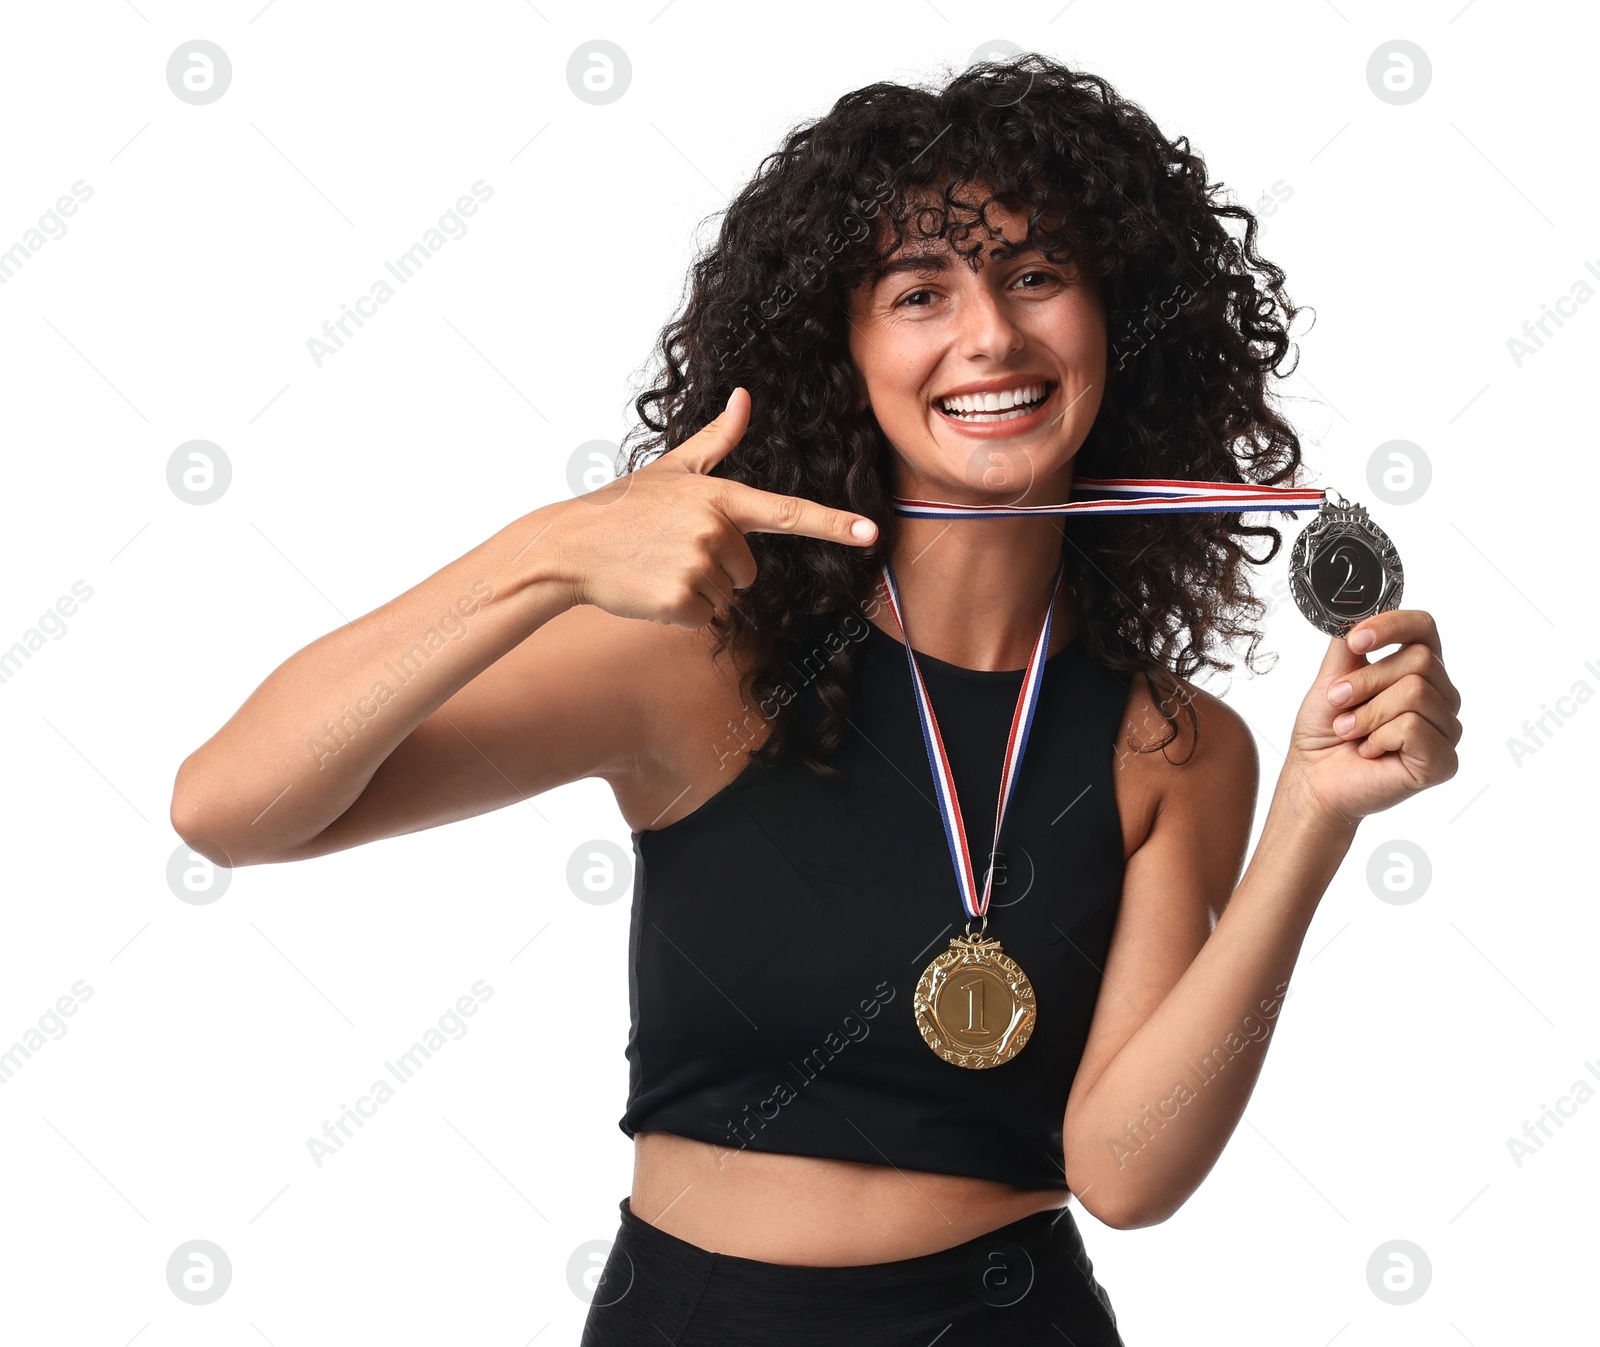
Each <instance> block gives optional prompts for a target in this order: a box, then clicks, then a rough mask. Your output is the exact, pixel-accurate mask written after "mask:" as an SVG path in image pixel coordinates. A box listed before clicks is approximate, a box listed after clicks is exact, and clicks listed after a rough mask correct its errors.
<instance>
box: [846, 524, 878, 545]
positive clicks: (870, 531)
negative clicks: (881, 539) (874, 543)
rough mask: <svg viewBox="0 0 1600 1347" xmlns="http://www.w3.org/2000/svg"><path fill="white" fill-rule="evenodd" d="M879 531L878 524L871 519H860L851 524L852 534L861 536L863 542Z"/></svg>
mask: <svg viewBox="0 0 1600 1347" xmlns="http://www.w3.org/2000/svg"><path fill="white" fill-rule="evenodd" d="M877 531H878V526H877V525H876V524H874V523H873V522H872V521H871V520H870V519H858V520H856V522H855V523H853V524H852V525H850V534H851V536H852V537H855V538H860V539H861V540H862V541H863V542H865V541H866V540H867V539H868V538H871V537H872V536H873V535H874V534H875V533H877Z"/></svg>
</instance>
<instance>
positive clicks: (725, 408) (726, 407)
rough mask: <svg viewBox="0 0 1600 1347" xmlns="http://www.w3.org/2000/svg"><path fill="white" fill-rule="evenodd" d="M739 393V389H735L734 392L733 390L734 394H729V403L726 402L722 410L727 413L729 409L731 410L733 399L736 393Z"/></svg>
mask: <svg viewBox="0 0 1600 1347" xmlns="http://www.w3.org/2000/svg"><path fill="white" fill-rule="evenodd" d="M738 391H739V390H738V389H737V388H735V389H734V390H733V393H729V394H728V400H727V401H726V402H724V403H723V404H722V410H723V411H727V410H728V408H730V407H731V406H733V397H734V393H737V392H738Z"/></svg>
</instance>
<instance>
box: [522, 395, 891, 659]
mask: <svg viewBox="0 0 1600 1347" xmlns="http://www.w3.org/2000/svg"><path fill="white" fill-rule="evenodd" d="M749 418H750V394H749V393H748V392H747V391H746V390H744V389H743V388H736V389H734V390H733V395H732V396H731V397H730V398H729V399H728V405H727V406H726V407H725V408H723V411H722V415H720V416H719V417H717V419H716V420H715V421H713V422H711V424H710V425H708V426H706V428H705V429H704V430H702V431H700V432H699V433H698V434H696V435H695V436H693V437H692V438H690V439H688V440H685V441H684V442H683V443H682V444H680V445H679V446H678V447H677V448H675V449H671V450H668V451H667V452H666V453H664V454H661V455H660V456H659V457H657V458H655V459H652V460H651V461H650V462H649V463H646V464H645V465H644V466H643V467H641V468H638V469H636V470H635V471H633V472H631V473H629V474H628V475H627V476H625V477H619V478H618V479H617V480H616V481H614V482H608V483H607V484H606V485H605V486H603V487H601V488H600V489H599V490H598V491H591V492H590V493H588V494H587V495H583V496H578V497H576V498H574V499H573V500H571V501H567V502H563V503H562V505H561V507H560V509H559V511H557V512H554V514H555V517H554V518H553V519H552V521H551V523H550V528H549V532H548V535H547V538H546V541H547V542H548V543H549V544H550V545H551V546H553V547H554V548H555V549H556V556H557V558H558V561H557V573H558V574H559V575H560V576H561V578H562V579H563V580H564V581H565V582H566V583H568V584H570V585H571V587H572V595H573V602H574V603H588V604H593V605H594V606H595V607H597V608H603V609H604V610H605V611H606V612H608V613H615V614H616V615H617V616H618V617H632V618H648V619H649V620H650V621H652V622H667V623H675V624H676V625H678V626H682V627H703V626H705V625H706V623H708V622H709V621H710V620H711V618H712V616H713V614H714V613H715V611H716V610H717V609H722V608H727V607H728V606H729V605H730V603H731V602H732V599H733V591H734V590H735V589H743V588H745V587H746V586H747V585H750V584H752V583H753V582H754V581H755V578H756V561H755V557H754V555H753V554H752V553H751V551H750V547H749V544H748V543H746V542H745V539H744V535H745V534H746V533H797V534H802V535H804V536H805V537H808V538H823V539H826V540H828V541H830V542H837V543H846V544H849V545H852V546H855V547H866V546H868V545H869V544H871V543H872V542H873V541H874V540H875V539H876V538H877V536H878V526H877V525H876V524H874V523H873V522H872V520H870V519H868V518H866V516H864V515H859V514H853V513H851V512H850V511H848V510H835V509H831V508H830V507H828V506H826V505H819V504H817V502H815V501H811V500H806V499H804V498H802V497H799V496H785V495H779V494H776V493H774V492H771V491H761V490H758V489H757V488H755V487H752V486H746V485H745V484H744V483H743V482H735V481H731V480H729V479H727V478H724V477H712V476H709V475H708V474H709V473H710V471H711V469H712V468H713V467H714V466H715V465H716V464H717V463H719V462H720V461H721V460H722V459H723V458H724V457H725V456H726V455H727V454H728V452H729V451H730V450H731V449H732V448H733V446H734V445H736V444H738V442H739V440H740V438H741V437H742V436H743V435H744V432H745V428H746V427H747V426H748V425H749Z"/></svg>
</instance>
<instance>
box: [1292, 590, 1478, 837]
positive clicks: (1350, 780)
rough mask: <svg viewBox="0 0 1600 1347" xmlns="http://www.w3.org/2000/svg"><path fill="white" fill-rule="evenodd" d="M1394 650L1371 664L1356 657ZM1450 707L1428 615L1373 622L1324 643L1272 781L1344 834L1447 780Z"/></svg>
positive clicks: (1453, 729)
mask: <svg viewBox="0 0 1600 1347" xmlns="http://www.w3.org/2000/svg"><path fill="white" fill-rule="evenodd" d="M1396 643H1398V644H1399V647H1400V648H1399V649H1398V650H1395V651H1392V652H1391V653H1389V654H1387V655H1385V656H1383V657H1382V658H1381V659H1378V660H1368V659H1367V658H1366V657H1365V655H1364V654H1362V653H1361V652H1363V651H1367V650H1376V649H1379V648H1381V647H1383V646H1386V645H1394V644H1396ZM1460 708H1461V694H1460V693H1459V692H1458V691H1457V690H1456V686H1455V684H1454V683H1452V682H1451V681H1450V675H1449V674H1448V673H1446V672H1445V667H1444V662H1443V660H1442V658H1441V651H1440V647H1439V630H1438V628H1437V627H1436V626H1435V625H1434V621H1433V617H1432V615H1430V614H1429V613H1426V612H1424V611H1423V610H1422V609H1420V608H1396V609H1394V610H1393V611H1391V612H1387V613H1379V614H1377V615H1376V616H1375V617H1369V618H1367V619H1366V621H1364V622H1360V623H1357V624H1356V625H1355V626H1354V627H1352V628H1351V629H1350V630H1349V631H1348V632H1347V633H1346V634H1345V635H1344V636H1342V637H1340V636H1335V637H1333V638H1332V639H1331V640H1330V641H1329V643H1328V652H1327V654H1326V655H1325V656H1323V660H1322V667H1321V668H1320V669H1318V670H1317V677H1316V681H1315V682H1314V683H1313V684H1312V685H1311V691H1310V692H1309V693H1307V694H1306V699H1305V701H1304V702H1303V703H1301V706H1300V712H1299V714H1298V715H1297V716H1296V717H1295V724H1294V733H1293V736H1292V737H1291V740H1290V747H1289V753H1288V756H1287V759H1286V760H1285V762H1284V768H1283V778H1282V779H1283V781H1284V783H1285V784H1287V785H1290V786H1293V787H1298V788H1301V789H1300V790H1298V791H1297V793H1302V791H1303V796H1304V798H1305V799H1306V801H1307V802H1308V803H1309V804H1310V805H1311V806H1312V807H1315V808H1320V809H1323V810H1325V811H1326V812H1327V813H1328V814H1329V815H1330V816H1331V817H1332V818H1333V819H1335V820H1338V821H1342V822H1344V823H1345V824H1348V825H1351V826H1353V825H1354V824H1355V823H1356V821H1357V820H1358V819H1361V818H1364V817H1365V816H1366V815H1368V814H1376V813H1377V812H1378V811H1379V810H1382V809H1387V808H1389V807H1390V806H1391V805H1393V804H1397V803H1398V802H1399V801H1401V800H1403V799H1405V798H1406V797H1407V796H1408V795H1413V794H1415V793H1416V792H1417V791H1419V790H1426V789H1427V788H1428V787H1429V786H1436V785H1438V784H1439V783H1440V782H1441V781H1448V780H1449V779H1450V778H1451V777H1453V776H1454V775H1455V774H1456V767H1457V761H1456V745H1457V744H1458V743H1459V742H1460V740H1461V722H1460V721H1459V720H1458V719H1457V718H1456V712H1457V711H1458V710H1460Z"/></svg>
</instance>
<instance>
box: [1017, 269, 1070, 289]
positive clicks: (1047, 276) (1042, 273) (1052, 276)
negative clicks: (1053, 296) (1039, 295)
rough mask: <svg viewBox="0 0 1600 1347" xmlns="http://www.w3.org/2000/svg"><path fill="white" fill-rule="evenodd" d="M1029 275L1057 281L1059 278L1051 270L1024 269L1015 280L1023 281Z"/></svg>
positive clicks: (1031, 287) (1034, 286)
mask: <svg viewBox="0 0 1600 1347" xmlns="http://www.w3.org/2000/svg"><path fill="white" fill-rule="evenodd" d="M1029 276H1038V277H1040V278H1041V279H1042V280H1045V281H1059V280H1060V279H1061V278H1060V277H1059V276H1057V275H1056V274H1055V273H1054V272H1053V271H1037V270H1036V271H1025V272H1023V273H1022V275H1020V276H1018V277H1017V280H1018V281H1019V282H1021V281H1025V280H1027V279H1028V277H1029ZM1024 288H1025V289H1028V290H1037V289H1038V288H1039V287H1038V286H1036V285H1030V286H1025V287H1024Z"/></svg>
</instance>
